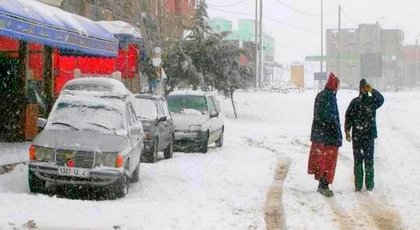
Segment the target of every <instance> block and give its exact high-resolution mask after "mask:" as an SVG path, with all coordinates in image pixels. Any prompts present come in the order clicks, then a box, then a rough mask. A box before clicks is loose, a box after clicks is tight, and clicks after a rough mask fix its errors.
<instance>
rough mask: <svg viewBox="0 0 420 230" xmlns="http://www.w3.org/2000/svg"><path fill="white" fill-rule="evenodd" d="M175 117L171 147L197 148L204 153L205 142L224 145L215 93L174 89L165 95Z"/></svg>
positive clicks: (222, 123) (218, 145)
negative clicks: (172, 144) (172, 145)
mask: <svg viewBox="0 0 420 230" xmlns="http://www.w3.org/2000/svg"><path fill="white" fill-rule="evenodd" d="M167 101H168V106H169V110H171V113H172V118H173V120H174V125H175V131H174V148H175V149H177V150H186V149H191V148H194V149H195V148H198V150H199V151H201V152H202V153H206V152H207V149H208V145H209V144H212V143H215V144H216V147H222V146H223V133H224V129H225V125H224V115H223V114H222V112H221V108H220V105H219V101H218V100H217V98H216V95H215V94H213V93H209V92H202V91H192V90H186V91H174V92H171V93H169V94H168V96H167Z"/></svg>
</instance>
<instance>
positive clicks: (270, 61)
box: [208, 18, 282, 83]
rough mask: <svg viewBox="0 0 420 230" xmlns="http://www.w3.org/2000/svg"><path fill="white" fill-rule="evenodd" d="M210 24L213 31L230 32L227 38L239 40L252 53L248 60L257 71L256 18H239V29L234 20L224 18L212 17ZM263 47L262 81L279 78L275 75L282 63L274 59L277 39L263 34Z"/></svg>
mask: <svg viewBox="0 0 420 230" xmlns="http://www.w3.org/2000/svg"><path fill="white" fill-rule="evenodd" d="M208 24H209V26H210V27H211V28H212V30H213V32H216V33H222V32H229V34H228V35H227V36H226V38H225V40H228V41H238V44H239V47H240V48H244V49H245V50H247V51H248V53H249V54H250V55H249V56H248V57H247V62H250V63H251V65H252V66H253V68H254V72H255V60H256V58H255V54H256V47H255V40H256V39H255V20H252V19H239V20H238V28H237V29H234V28H233V24H232V21H229V20H226V19H223V18H214V19H210V20H208ZM263 49H264V52H263V61H264V68H263V80H262V83H264V82H270V81H273V80H275V79H278V76H275V75H276V73H279V72H280V71H276V69H278V68H282V65H281V64H279V63H276V62H275V61H274V58H275V55H274V54H275V39H274V38H273V37H271V36H269V35H267V34H263Z"/></svg>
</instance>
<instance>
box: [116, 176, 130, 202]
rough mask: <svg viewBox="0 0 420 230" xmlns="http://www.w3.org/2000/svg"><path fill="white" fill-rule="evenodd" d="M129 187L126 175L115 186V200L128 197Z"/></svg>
mask: <svg viewBox="0 0 420 230" xmlns="http://www.w3.org/2000/svg"><path fill="white" fill-rule="evenodd" d="M128 187H129V182H128V177H127V175H125V174H124V175H123V176H122V177H120V178H119V179H118V180H117V181H116V182H115V184H114V189H113V192H114V196H115V198H123V197H124V196H125V195H127V193H128Z"/></svg>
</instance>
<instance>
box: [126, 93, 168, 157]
mask: <svg viewBox="0 0 420 230" xmlns="http://www.w3.org/2000/svg"><path fill="white" fill-rule="evenodd" d="M134 108H135V110H136V114H137V117H138V118H139V120H140V121H141V123H142V124H143V128H144V132H145V138H144V148H143V153H142V161H143V162H149V163H154V162H156V161H157V157H158V152H161V151H163V155H164V157H165V159H169V158H171V157H172V155H173V138H174V123H173V120H172V115H171V113H170V112H169V109H168V103H167V102H166V99H165V98H164V97H163V96H158V95H151V94H137V95H135V99H134Z"/></svg>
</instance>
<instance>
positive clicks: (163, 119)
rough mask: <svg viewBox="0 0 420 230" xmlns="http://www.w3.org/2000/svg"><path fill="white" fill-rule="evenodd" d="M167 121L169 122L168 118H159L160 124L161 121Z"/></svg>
mask: <svg viewBox="0 0 420 230" xmlns="http://www.w3.org/2000/svg"><path fill="white" fill-rule="evenodd" d="M167 120H168V117H167V116H162V117H159V122H161V121H167Z"/></svg>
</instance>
